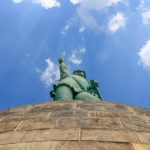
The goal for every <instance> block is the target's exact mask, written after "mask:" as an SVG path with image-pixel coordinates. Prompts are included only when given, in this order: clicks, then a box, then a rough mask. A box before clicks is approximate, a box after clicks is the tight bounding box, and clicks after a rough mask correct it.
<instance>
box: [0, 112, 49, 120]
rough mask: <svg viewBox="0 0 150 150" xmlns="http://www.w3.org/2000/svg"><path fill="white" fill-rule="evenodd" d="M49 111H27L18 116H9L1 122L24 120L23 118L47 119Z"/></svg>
mask: <svg viewBox="0 0 150 150" xmlns="http://www.w3.org/2000/svg"><path fill="white" fill-rule="evenodd" d="M47 116H48V113H34V114H32V113H26V114H23V115H18V116H7V117H5V118H4V119H3V120H2V121H1V122H11V121H23V120H37V121H44V120H46V119H47Z"/></svg>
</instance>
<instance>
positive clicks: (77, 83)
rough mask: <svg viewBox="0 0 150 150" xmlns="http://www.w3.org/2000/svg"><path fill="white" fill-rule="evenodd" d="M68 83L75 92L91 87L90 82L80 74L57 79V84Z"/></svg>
mask: <svg viewBox="0 0 150 150" xmlns="http://www.w3.org/2000/svg"><path fill="white" fill-rule="evenodd" d="M59 85H67V86H69V87H71V88H72V89H73V90H74V92H81V91H87V90H88V89H89V82H88V80H86V79H85V78H83V77H80V76H78V75H68V76H67V77H66V78H64V79H61V80H58V81H56V83H55V86H56V87H57V86H59Z"/></svg>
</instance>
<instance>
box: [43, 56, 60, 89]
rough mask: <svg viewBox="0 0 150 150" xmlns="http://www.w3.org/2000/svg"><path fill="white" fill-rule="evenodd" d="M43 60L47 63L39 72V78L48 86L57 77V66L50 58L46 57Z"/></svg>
mask: <svg viewBox="0 0 150 150" xmlns="http://www.w3.org/2000/svg"><path fill="white" fill-rule="evenodd" d="M45 62H46V63H47V67H46V68H45V70H44V71H43V72H42V73H41V76H40V78H41V81H43V82H44V84H45V85H46V86H50V85H51V84H52V83H53V82H54V81H55V80H57V79H58V78H59V67H58V66H57V65H56V64H54V63H53V62H52V61H51V59H50V58H48V59H46V60H45Z"/></svg>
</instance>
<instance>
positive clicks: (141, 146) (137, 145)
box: [132, 144, 150, 150]
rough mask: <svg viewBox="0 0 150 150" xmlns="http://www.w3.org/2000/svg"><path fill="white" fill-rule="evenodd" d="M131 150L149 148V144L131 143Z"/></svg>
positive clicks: (146, 149) (145, 149)
mask: <svg viewBox="0 0 150 150" xmlns="http://www.w3.org/2000/svg"><path fill="white" fill-rule="evenodd" d="M132 147H133V150H150V145H145V144H132Z"/></svg>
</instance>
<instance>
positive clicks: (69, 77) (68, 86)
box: [50, 57, 102, 101]
mask: <svg viewBox="0 0 150 150" xmlns="http://www.w3.org/2000/svg"><path fill="white" fill-rule="evenodd" d="M58 61H59V64H60V66H59V69H60V79H59V80H57V81H56V82H55V83H54V85H53V91H51V92H50V95H51V97H53V98H54V101H62V100H102V97H101V95H100V93H99V90H98V82H97V81H95V80H89V81H88V80H87V79H86V73H85V71H82V70H76V71H74V72H73V74H69V73H68V70H67V66H66V64H65V62H64V58H63V57H61V58H59V60H58Z"/></svg>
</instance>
